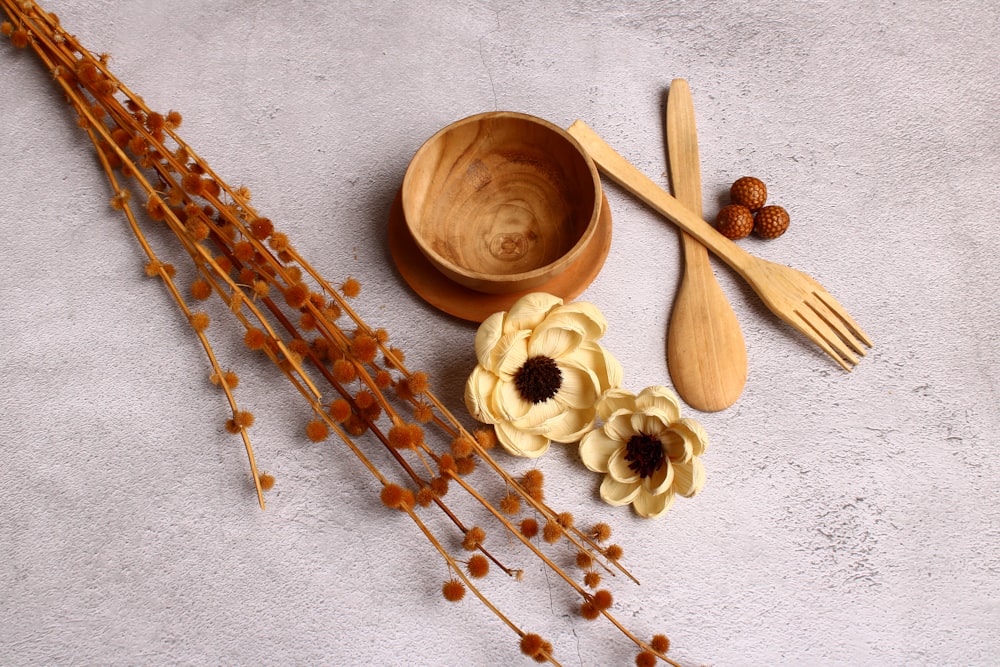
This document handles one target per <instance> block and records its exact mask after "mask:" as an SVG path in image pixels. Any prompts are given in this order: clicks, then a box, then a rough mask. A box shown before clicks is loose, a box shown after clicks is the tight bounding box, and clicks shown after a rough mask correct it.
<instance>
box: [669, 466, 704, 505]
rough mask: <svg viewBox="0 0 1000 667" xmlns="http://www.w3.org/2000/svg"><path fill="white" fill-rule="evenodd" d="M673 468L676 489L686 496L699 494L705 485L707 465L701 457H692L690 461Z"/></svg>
mask: <svg viewBox="0 0 1000 667" xmlns="http://www.w3.org/2000/svg"><path fill="white" fill-rule="evenodd" d="M673 468H674V490H675V491H676V492H677V493H679V494H680V495H682V496H684V497H685V498H690V497H691V496H693V495H695V494H697V493H698V492H699V491H701V489H702V487H703V486H705V467H704V466H703V465H702V464H701V459H692V460H691V462H690V463H685V464H683V465H677V466H673Z"/></svg>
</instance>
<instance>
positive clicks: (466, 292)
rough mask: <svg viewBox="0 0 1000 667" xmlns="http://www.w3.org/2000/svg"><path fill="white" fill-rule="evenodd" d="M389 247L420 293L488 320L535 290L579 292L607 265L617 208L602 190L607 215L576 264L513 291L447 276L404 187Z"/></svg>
mask: <svg viewBox="0 0 1000 667" xmlns="http://www.w3.org/2000/svg"><path fill="white" fill-rule="evenodd" d="M388 236H389V252H390V254H392V259H393V261H394V262H395V263H396V268H397V269H398V270H399V273H400V275H402V277H403V280H404V281H406V283H407V284H408V285H409V286H410V287H411V288H412V289H413V291H414V292H416V293H417V295H418V296H419V297H420V298H422V299H423V300H424V301H426V302H427V303H429V304H431V305H432V306H434V307H435V308H437V309H438V310H442V311H444V312H446V313H448V314H449V315H454V316H455V317H458V318H461V319H463V320H469V321H471V322H482V321H483V320H485V319H486V318H487V317H489V316H490V315H492V314H493V313H496V312H499V311H501V310H508V309H509V308H510V307H511V306H512V305H514V302H515V301H517V300H518V299H520V298H521V297H522V296H524V295H525V294H529V293H531V292H548V293H549V294H552V295H554V296H557V297H559V298H561V299H564V300H565V301H572V300H573V299H575V298H576V297H577V296H579V295H580V294H581V293H582V292H583V291H584V290H585V289H587V286H588V285H590V283H591V282H593V281H594V278H596V277H597V274H598V273H600V272H601V268H602V267H603V266H604V260H605V259H607V257H608V251H609V250H610V249H611V210H610V209H609V208H608V200H607V197H605V196H604V194H603V193H601V215H600V219H599V220H598V222H597V228H596V230H595V232H594V238H593V240H592V242H591V243H590V244H588V246H587V248H586V249H585V250H584V251H583V254H582V255H580V257H578V258H577V259H576V261H574V262H573V264H571V265H570V266H568V267H566V269H565V270H564V271H563V272H562V273H560V274H559V275H557V276H556V277H555V278H553V279H552V280H550V281H548V282H546V283H543V284H542V285H539V286H537V287H535V288H532V289H529V290H524V291H522V292H510V293H507V294H487V293H485V292H477V291H476V290H473V289H470V288H468V287H466V286H464V285H460V284H459V283H456V282H455V281H453V280H451V279H449V278H448V277H446V276H445V275H444V274H443V273H441V272H440V271H438V270H437V269H436V268H435V267H434V265H433V264H431V262H430V260H428V259H427V258H426V257H424V255H423V253H422V252H420V249H419V248H418V247H417V243H416V241H414V240H413V237H412V236H411V235H410V231H409V229H407V227H406V218H405V217H404V215H403V199H402V195H401V193H397V194H396V198H395V200H393V202H392V207H391V208H390V209H389V226H388Z"/></svg>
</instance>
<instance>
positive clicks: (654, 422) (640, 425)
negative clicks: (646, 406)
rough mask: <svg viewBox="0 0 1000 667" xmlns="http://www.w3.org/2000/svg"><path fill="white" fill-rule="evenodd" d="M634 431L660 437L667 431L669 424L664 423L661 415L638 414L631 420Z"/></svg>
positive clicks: (634, 414)
mask: <svg viewBox="0 0 1000 667" xmlns="http://www.w3.org/2000/svg"><path fill="white" fill-rule="evenodd" d="M630 421H631V424H632V431H633V432H634V433H644V434H646V435H653V436H659V435H660V434H661V433H663V432H664V431H666V430H667V428H668V427H667V424H664V423H663V420H662V419H661V418H660V415H655V414H652V415H650V414H646V413H644V412H636V413H633V414H632V418H631V420H630Z"/></svg>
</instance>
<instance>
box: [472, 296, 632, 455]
mask: <svg viewBox="0 0 1000 667" xmlns="http://www.w3.org/2000/svg"><path fill="white" fill-rule="evenodd" d="M606 328H607V321H606V320H605V319H604V315H602V314H601V312H600V311H599V310H598V309H597V307H596V306H594V305H593V304H590V303H585V302H574V303H568V304H563V301H562V299H559V298H558V297H555V296H552V295H551V294H545V293H543V292H536V293H532V294H528V295H525V296H523V297H521V298H520V299H518V301H517V302H516V303H515V304H514V305H513V306H511V308H510V310H509V311H506V312H499V313H494V314H493V315H490V316H489V317H488V318H486V320H484V321H483V323H482V324H481V325H480V326H479V330H478V331H477V332H476V357H477V358H478V360H479V363H478V364H477V365H476V368H475V369H474V370H473V371H472V374H471V375H470V376H469V380H468V382H467V383H466V385H465V404H466V407H468V409H469V413H470V414H471V415H472V416H473V417H475V418H476V419H478V420H479V421H481V422H485V423H487V424H493V425H494V426H495V428H496V432H497V438H498V439H499V441H500V444H502V445H503V446H504V448H505V449H506V450H507V451H509V452H510V453H512V454H515V455H517V456H527V457H531V458H534V457H537V456H541V455H542V454H544V453H545V451H546V450H547V449H548V448H549V442H550V441H553V440H554V441H556V442H576V441H577V440H579V439H580V438H581V437H582V436H583V434H584V433H586V432H587V431H588V430H590V429H591V428H592V427H593V425H594V422H595V421H596V418H597V409H596V405H597V400H598V398H600V396H601V394H603V393H604V392H605V391H607V390H608V389H610V388H612V387H617V386H619V385H620V384H621V381H622V368H621V365H620V364H619V363H618V361H617V360H616V359H615V358H614V357H612V356H611V354H609V353H608V351H607V350H605V349H604V348H603V347H602V346H601V345H600V344H599V343H598V342H597V339H599V338H600V337H601V336H603V335H604V331H605V329H606Z"/></svg>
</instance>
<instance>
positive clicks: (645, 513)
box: [632, 491, 677, 519]
mask: <svg viewBox="0 0 1000 667" xmlns="http://www.w3.org/2000/svg"><path fill="white" fill-rule="evenodd" d="M676 498H677V496H676V495H674V494H673V493H661V494H658V495H653V494H651V493H646V492H645V491H640V492H639V495H637V496H636V497H635V500H633V501H632V507H634V508H635V513H636V514H638V515H639V516H641V517H645V518H647V519H655V518H657V517H659V516H662V515H663V514H664V513H665V512H666V511H667V510H668V509H670V508H671V507H672V506H673V504H674V500H675V499H676Z"/></svg>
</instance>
